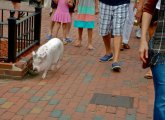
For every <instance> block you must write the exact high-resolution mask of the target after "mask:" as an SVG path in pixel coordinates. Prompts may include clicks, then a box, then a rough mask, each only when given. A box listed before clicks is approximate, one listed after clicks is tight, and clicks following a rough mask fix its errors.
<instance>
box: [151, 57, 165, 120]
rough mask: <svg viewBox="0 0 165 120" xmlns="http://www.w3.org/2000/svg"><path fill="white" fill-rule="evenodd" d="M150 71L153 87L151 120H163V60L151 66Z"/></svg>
mask: <svg viewBox="0 0 165 120" xmlns="http://www.w3.org/2000/svg"><path fill="white" fill-rule="evenodd" d="M151 70H152V74H153V80H154V87H155V103H154V119H153V120H165V60H164V61H161V63H159V62H158V63H157V64H156V65H155V66H152V67H151Z"/></svg>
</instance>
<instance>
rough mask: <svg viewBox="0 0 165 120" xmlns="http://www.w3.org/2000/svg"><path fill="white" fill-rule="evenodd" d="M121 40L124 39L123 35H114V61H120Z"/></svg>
mask: <svg viewBox="0 0 165 120" xmlns="http://www.w3.org/2000/svg"><path fill="white" fill-rule="evenodd" d="M121 41H122V37H121V36H114V57H113V62H119V53H120V46H121Z"/></svg>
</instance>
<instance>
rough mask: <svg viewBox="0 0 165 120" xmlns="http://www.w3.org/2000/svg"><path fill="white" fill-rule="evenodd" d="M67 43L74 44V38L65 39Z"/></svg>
mask: <svg viewBox="0 0 165 120" xmlns="http://www.w3.org/2000/svg"><path fill="white" fill-rule="evenodd" d="M65 41H66V42H68V43H71V42H73V39H72V38H65Z"/></svg>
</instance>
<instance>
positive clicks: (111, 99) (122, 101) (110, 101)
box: [90, 93, 134, 108]
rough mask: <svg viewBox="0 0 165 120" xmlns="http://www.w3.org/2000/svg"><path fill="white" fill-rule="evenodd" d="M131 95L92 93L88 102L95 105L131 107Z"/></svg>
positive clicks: (132, 99)
mask: <svg viewBox="0 0 165 120" xmlns="http://www.w3.org/2000/svg"><path fill="white" fill-rule="evenodd" d="M133 101H134V98H133V97H128V96H118V95H111V94H101V93H94V95H93V97H92V99H91V101H90V103H91V104H97V105H105V106H113V107H124V108H133Z"/></svg>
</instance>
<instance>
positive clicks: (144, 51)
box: [139, 38, 148, 63]
mask: <svg viewBox="0 0 165 120" xmlns="http://www.w3.org/2000/svg"><path fill="white" fill-rule="evenodd" d="M139 55H140V59H141V60H142V61H143V62H144V63H147V59H148V42H147V40H146V38H141V43H140V48H139Z"/></svg>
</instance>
